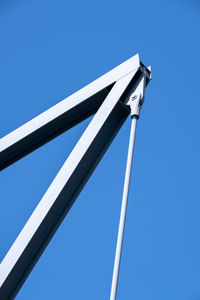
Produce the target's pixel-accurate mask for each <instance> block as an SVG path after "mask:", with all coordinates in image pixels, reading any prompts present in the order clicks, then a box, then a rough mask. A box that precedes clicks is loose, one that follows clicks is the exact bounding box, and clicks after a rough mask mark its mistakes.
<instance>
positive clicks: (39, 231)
mask: <svg viewBox="0 0 200 300" xmlns="http://www.w3.org/2000/svg"><path fill="white" fill-rule="evenodd" d="M144 76H145V78H146V79H147V82H148V81H149V79H150V76H151V73H150V71H149V70H148V69H147V68H146V67H145V66H144V65H143V64H142V63H141V62H140V60H139V56H138V55H136V56H134V57H133V58H131V59H129V60H128V61H126V62H124V63H123V64H121V65H120V66H118V67H117V68H115V69H113V70H112V71H110V72H108V73H107V74H105V75H104V76H102V77H100V78H99V79H97V80H95V81H94V82H92V83H91V84H89V85H88V86H86V87H85V88H83V89H81V90H80V91H78V92H76V93H75V94H73V95H72V96H70V97H68V98H66V99H65V100H63V101H61V102H60V103H58V104H57V105H55V106H54V107H52V108H50V109H49V110H47V111H46V112H44V113H42V114H41V115H39V116H38V117H36V118H34V119H33V120H31V121H30V122H28V123H26V124H25V125H23V126H21V127H19V128H18V129H16V130H15V131H13V132H12V133H10V134H8V135H7V136H5V137H3V138H2V139H0V169H4V168H6V167H7V166H9V165H11V164H12V163H13V162H15V161H16V160H18V159H20V158H22V157H23V156H25V155H27V154H28V153H30V152H31V151H33V150H35V149H36V148H38V147H40V146H41V145H43V144H44V143H46V142H48V141H49V140H50V139H52V138H54V137H55V136H57V135H58V134H60V133H62V132H64V131H65V130H67V129H70V128H71V127H72V126H74V125H76V124H77V123H78V122H80V121H81V120H83V119H85V118H87V117H88V116H89V115H91V114H93V113H95V112H96V111H97V113H96V114H95V116H94V118H93V119H92V121H91V122H90V124H89V125H88V127H87V129H86V130H85V132H84V133H83V135H82V137H81V138H80V140H79V141H78V143H77V145H76V146H75V148H74V149H73V151H72V152H71V154H70V156H69V157H68V159H67V160H66V162H65V163H64V165H63V167H62V168H61V170H60V171H59V173H58V174H57V176H56V177H55V179H54V181H53V182H52V184H51V185H50V187H49V189H48V190H47V192H46V193H45V195H44V197H43V198H42V200H41V201H40V203H39V204H38V206H37V207H36V209H35V211H34V212H33V214H32V215H31V217H30V218H29V220H28V221H27V223H26V225H25V226H24V228H23V229H22V231H21V233H20V234H19V236H18V237H17V239H16V241H15V242H14V244H13V245H12V247H11V248H10V250H9V251H8V253H7V254H6V256H5V258H4V259H3V261H2V263H1V264H0V299H1V300H8V299H9V300H10V299H13V298H14V297H15V296H16V294H17V292H18V291H19V289H20V288H21V286H22V284H23V282H24V281H25V280H26V278H27V276H28V275H29V273H30V272H31V270H32V268H33V267H34V265H35V263H36V262H37V260H38V259H39V257H40V256H41V254H42V252H43V251H44V250H45V248H46V246H47V245H48V243H49V241H50V240H51V238H52V237H53V235H54V233H55V232H56V230H57V228H58V227H59V225H60V223H61V222H62V220H63V218H64V217H65V215H66V214H67V213H68V211H69V210H70V208H71V207H72V205H73V203H74V201H75V200H76V198H77V197H78V195H79V193H80V192H81V190H82V188H83V187H84V185H85V184H86V182H87V180H88V179H89V177H90V176H91V174H92V172H93V171H94V169H95V167H96V166H97V164H98V163H99V161H100V160H101V158H102V156H103V155H104V153H105V151H106V150H107V148H108V147H109V145H110V144H111V142H112V140H113V139H114V137H115V135H116V134H117V132H118V131H119V129H120V127H121V126H122V124H123V123H124V121H125V120H126V118H127V116H128V115H129V113H130V108H129V105H128V104H127V103H128V100H129V97H130V95H131V94H132V93H133V92H134V91H135V90H137V87H138V86H139V85H140V82H141V80H142V78H144ZM145 86H146V85H145Z"/></svg>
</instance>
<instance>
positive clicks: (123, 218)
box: [110, 115, 138, 300]
mask: <svg viewBox="0 0 200 300" xmlns="http://www.w3.org/2000/svg"><path fill="white" fill-rule="evenodd" d="M137 119H138V117H137V116H135V115H134V116H133V117H132V123H131V132H130V140H129V148H128V158H127V164H126V174H125V180H124V190H123V197H122V206H121V214H120V222H119V229H118V237H117V246H116V253H115V262H114V269H113V277H112V286H111V293H110V300H115V299H116V294H117V286H118V277H119V268H120V261H121V253H122V244H123V237H124V227H125V221H126V211H127V202H128V194H129V187H130V178H131V169H132V161H133V151H134V144H135V133H136V125H137Z"/></svg>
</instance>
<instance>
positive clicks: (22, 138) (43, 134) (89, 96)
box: [0, 54, 140, 170]
mask: <svg viewBox="0 0 200 300" xmlns="http://www.w3.org/2000/svg"><path fill="white" fill-rule="evenodd" d="M139 67H140V60H139V55H138V54H137V55H135V56H133V57H132V58H130V59H128V60H127V61H125V62H124V63H122V64H120V65H119V66H117V67H116V68H114V69H113V70H111V71H109V72H108V73H106V74H105V75H103V76H101V77H99V78H98V79H96V80H95V81H93V82H92V83H90V84H88V85H87V86H85V87H84V88H82V89H80V90H79V91H77V92H76V93H74V94H72V95H71V96H69V97H67V98H66V99H64V100H63V101H61V102H59V103H58V104H56V105H54V106H53V107H51V108H49V109H48V110H46V111H45V112H43V113H42V114H40V115H39V116H37V117H35V118H34V119H32V120H31V121H29V122H27V123H26V124H24V125H22V126H20V127H19V128H17V129H16V130H14V131H13V132H11V133H10V134H8V135H6V136H5V137H3V138H1V139H0V170H1V169H4V168H5V167H7V166H9V165H10V164H12V163H13V162H15V161H16V160H18V159H20V158H21V157H23V156H24V155H26V154H28V153H30V152H32V151H33V150H35V149H36V148H38V147H40V146H41V145H43V144H44V143H46V142H48V141H49V140H51V139H52V138H54V137H55V136H57V135H59V134H60V133H62V132H64V131H66V130H67V129H70V128H71V127H72V126H74V125H76V124H77V123H79V122H80V121H82V120H84V119H85V118H87V117H88V116H90V115H92V114H93V113H95V112H96V111H97V109H98V108H99V107H100V105H101V104H102V102H103V100H104V99H105V98H106V96H107V95H108V93H109V91H110V86H111V85H113V84H114V83H115V82H116V81H118V80H119V79H120V78H123V77H124V76H126V75H127V74H129V73H130V72H133V71H134V70H136V69H138V68H139Z"/></svg>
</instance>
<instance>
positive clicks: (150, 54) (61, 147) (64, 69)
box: [0, 0, 200, 300]
mask: <svg viewBox="0 0 200 300" xmlns="http://www.w3.org/2000/svg"><path fill="white" fill-rule="evenodd" d="M0 28H1V33H0V39H1V47H0V99H1V118H0V137H3V136H4V135H5V134H7V133H9V132H10V131H12V130H14V129H16V128H17V127H18V126H20V125H22V124H23V123H25V122H27V121H29V120H30V119H32V118H33V117H35V116H37V115H38V114H39V113H41V112H43V111H44V110H46V109H47V108H49V107H51V106H52V105H54V104H56V103H57V102H59V101H60V100H62V99H63V98H65V97H66V96H68V95H70V94H71V93H73V92H75V91H76V90H78V89H79V88H81V87H83V86H84V85H86V84H88V83H90V82H91V81H93V80H94V79H96V78H97V77H99V76H100V75H102V74H104V73H105V72H107V71H109V70H110V69H112V68H113V67H115V66H117V65H118V64H119V63H121V62H123V61H124V60H126V59H128V58H129V57H131V56H133V55H134V54H136V53H138V52H139V53H140V55H141V60H142V61H143V62H144V63H145V64H146V65H152V74H153V79H152V81H151V83H150V85H149V86H148V89H147V94H146V102H145V105H144V107H143V110H142V113H141V119H140V121H139V124H138V130H137V139H136V148H135V156H134V166H133V176H132V182H131V191H130V198H129V205H128V215H127V224H126V225H127V226H126V231H125V241H124V249H123V256H122V265H121V272H120V279H119V291H118V298H117V299H118V300H124V299H127V300H128V299H137V300H147V299H148V300H160V299H162V300H169V299H170V300H199V299H200V185H199V181H200V178H199V177H200V176H199V175H200V174H199V172H200V171H199V170H200V168H199V162H200V160H199V151H200V141H199V128H200V126H199V111H200V101H199V100H200V96H199V78H200V75H199V74H200V59H199V57H200V2H199V1H197V0H196V1H189V0H188V1H178V0H176V1H172V0H170V1H155V0H152V1H147V0H146V1H128V0H124V1H105V0H101V1H80V0H79V1H61V0H58V1H49V0H48V1H47V0H34V1H30V0H29V1H25V0H19V1H11V0H10V1H6V0H1V1H0ZM88 123H89V120H86V121H85V122H83V123H82V124H79V125H78V126H76V127H75V128H73V129H72V130H70V131H68V132H66V133H65V134H63V135H62V136H60V137H58V138H56V139H55V140H54V141H52V142H50V143H49V144H47V145H45V146H43V147H42V148H40V149H38V150H37V151H35V152H34V153H32V154H31V155H29V156H27V157H25V158H24V159H22V160H20V161H18V162H17V163H15V164H13V165H12V166H11V167H9V168H7V169H6V170H4V171H2V172H1V173H0V187H1V188H0V198H1V201H0V259H3V257H4V255H5V254H6V252H7V251H8V249H9V248H10V246H11V245H12V243H13V241H14V240H15V238H16V237H17V235H18V234H19V233H20V231H21V229H22V227H23V226H24V224H25V222H26V221H27V219H28V218H29V216H30V215H31V213H32V211H33V210H34V208H35V207H36V205H37V204H38V202H39V200H40V199H41V197H42V196H43V194H44V193H45V191H46V190H47V188H48V186H49V184H50V183H51V181H52V180H53V178H54V177H55V175H56V174H57V172H58V171H59V169H60V167H61V166H62V164H63V163H64V161H65V160H66V158H67V156H68V155H69V153H70V151H71V150H72V148H73V147H74V145H75V144H76V142H77V140H78V138H79V137H80V135H81V134H82V132H83V131H84V129H85V128H86V126H87V124H88ZM129 129H130V119H129V118H128V120H127V122H126V123H125V125H124V126H123V128H122V129H121V131H120V133H119V134H118V136H117V137H116V139H115V141H114V142H113V144H112V145H111V147H110V149H109V150H108V152H107V153H106V155H105V156H104V158H103V160H102V162H101V163H100V165H99V166H98V168H97V169H96V171H95V172H94V174H93V176H92V177H91V179H90V180H89V182H88V184H87V186H86V187H85V189H84V190H83V191H82V193H81V195H80V197H79V198H78V200H77V201H76V203H75V205H74V206H73V208H72V210H71V211H70V213H69V214H68V215H67V217H66V218H65V220H64V222H63V223H62V225H61V227H60V228H59V230H58V231H57V233H56V235H55V236H54V238H53V240H52V241H51V243H50V244H49V246H48V248H47V250H46V251H45V253H44V254H43V255H42V257H41V258H40V260H39V262H38V264H37V265H36V267H35V268H34V270H33V271H32V273H31V275H30V276H29V278H28V279H27V281H26V282H25V284H24V286H23V288H22V289H21V291H20V292H19V294H18V296H17V299H19V300H27V299H29V300H33V299H34V300H35V299H49V300H51V299H52V300H53V299H70V300H76V299H87V300H89V299H95V300H100V299H101V300H102V299H109V294H110V285H111V278H112V269H113V261H114V251H115V245H116V237H117V229H118V220H119V213H120V206H121V196H122V189H123V180H124V172H125V165H126V157H127V148H128V139H129Z"/></svg>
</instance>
